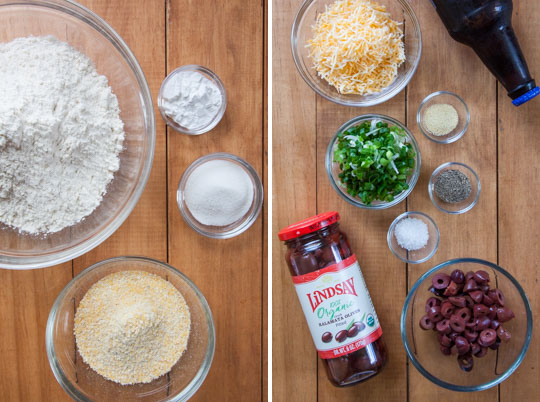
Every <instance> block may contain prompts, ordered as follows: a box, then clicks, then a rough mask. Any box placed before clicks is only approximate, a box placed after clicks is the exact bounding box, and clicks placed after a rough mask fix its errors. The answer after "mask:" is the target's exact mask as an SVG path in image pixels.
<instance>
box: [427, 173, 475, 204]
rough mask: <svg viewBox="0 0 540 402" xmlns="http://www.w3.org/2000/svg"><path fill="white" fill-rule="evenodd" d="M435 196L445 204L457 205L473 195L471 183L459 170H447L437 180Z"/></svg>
mask: <svg viewBox="0 0 540 402" xmlns="http://www.w3.org/2000/svg"><path fill="white" fill-rule="evenodd" d="M435 194H437V197H439V198H440V199H441V200H443V201H444V202H448V203H450V204H456V203H458V202H461V201H464V200H466V199H467V198H468V197H469V195H471V181H470V180H469V178H468V177H467V176H466V175H465V174H464V173H462V172H460V171H459V170H454V169H451V170H446V171H444V172H442V173H441V174H440V175H439V176H438V177H437V179H436V180H435Z"/></svg>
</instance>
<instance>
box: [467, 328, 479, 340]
mask: <svg viewBox="0 0 540 402" xmlns="http://www.w3.org/2000/svg"><path fill="white" fill-rule="evenodd" d="M463 336H464V337H465V338H466V339H467V340H468V341H469V342H474V341H476V338H478V332H476V331H473V330H472V329H470V328H465V331H463Z"/></svg>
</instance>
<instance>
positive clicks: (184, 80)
mask: <svg viewBox="0 0 540 402" xmlns="http://www.w3.org/2000/svg"><path fill="white" fill-rule="evenodd" d="M226 107H227V94H226V92H225V87H224V86H223V83H222V82H221V80H220V79H219V77H218V76H217V75H216V74H215V73H214V72H213V71H211V70H209V69H208V68H206V67H202V66H199V65H196V64H190V65H186V66H182V67H178V68H177V69H176V70H174V71H173V72H172V73H170V74H169V75H168V76H167V78H165V80H164V81H163V83H162V84H161V88H160V89H159V94H158V109H159V112H160V113H161V117H163V120H165V123H167V125H168V126H169V127H172V128H173V129H175V130H176V131H178V132H181V133H184V134H189V135H199V134H204V133H207V132H208V131H210V130H212V129H213V128H214V127H216V126H217V125H218V123H219V122H220V121H221V118H222V117H223V115H224V114H225V109H226Z"/></svg>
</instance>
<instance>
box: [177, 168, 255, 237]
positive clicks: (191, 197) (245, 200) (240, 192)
mask: <svg viewBox="0 0 540 402" xmlns="http://www.w3.org/2000/svg"><path fill="white" fill-rule="evenodd" d="M185 200H186V205H187V207H188V208H189V211H190V212H191V213H192V215H193V217H194V218H195V219H196V220H197V221H199V222H200V223H202V224H203V225H211V226H227V225H230V224H232V223H234V222H236V221H238V220H239V219H241V218H242V217H243V216H244V215H245V214H246V213H247V212H248V211H249V208H250V207H251V204H252V203H253V183H252V182H251V179H250V177H249V175H248V174H247V173H246V171H245V170H244V169H242V168H241V167H240V166H238V165H237V164H235V163H234V162H229V161H226V160H212V161H208V162H206V163H203V164H202V165H200V166H198V167H196V168H195V170H194V171H193V172H192V173H191V175H190V176H189V179H188V181H187V183H186V188H185Z"/></svg>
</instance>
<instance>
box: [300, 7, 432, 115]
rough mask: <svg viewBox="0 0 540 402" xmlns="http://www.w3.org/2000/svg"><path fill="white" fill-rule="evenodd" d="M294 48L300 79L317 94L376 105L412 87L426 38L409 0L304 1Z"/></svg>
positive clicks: (346, 102)
mask: <svg viewBox="0 0 540 402" xmlns="http://www.w3.org/2000/svg"><path fill="white" fill-rule="evenodd" d="M291 47H292V53H293V58H294V61H295V64H296V67H297V68H298V71H299V73H300V75H301V76H302V78H303V79H304V80H305V81H306V83H307V84H308V85H309V86H310V87H311V88H312V89H313V90H314V91H315V92H317V93H318V94H319V95H321V96H322V97H324V98H326V99H328V100H330V101H332V102H335V103H338V104H341V105H346V106H373V105H376V104H379V103H382V102H385V101H387V100H389V99H391V98H392V97H394V96H395V95H397V94H398V93H399V92H400V91H401V90H402V89H403V88H405V86H406V85H407V84H408V83H409V81H410V80H411V78H412V76H413V75H414V73H415V71H416V68H417V66H418V63H419V61H420V55H421V52H422V35H421V31H420V25H419V23H418V20H417V18H416V15H415V14H414V11H413V10H412V8H411V6H410V5H409V2H408V1H406V0H377V1H375V0H306V1H305V2H304V3H303V4H302V6H301V8H300V10H299V11H298V13H297V15H296V18H295V20H294V23H293V27H292V32H291Z"/></svg>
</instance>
